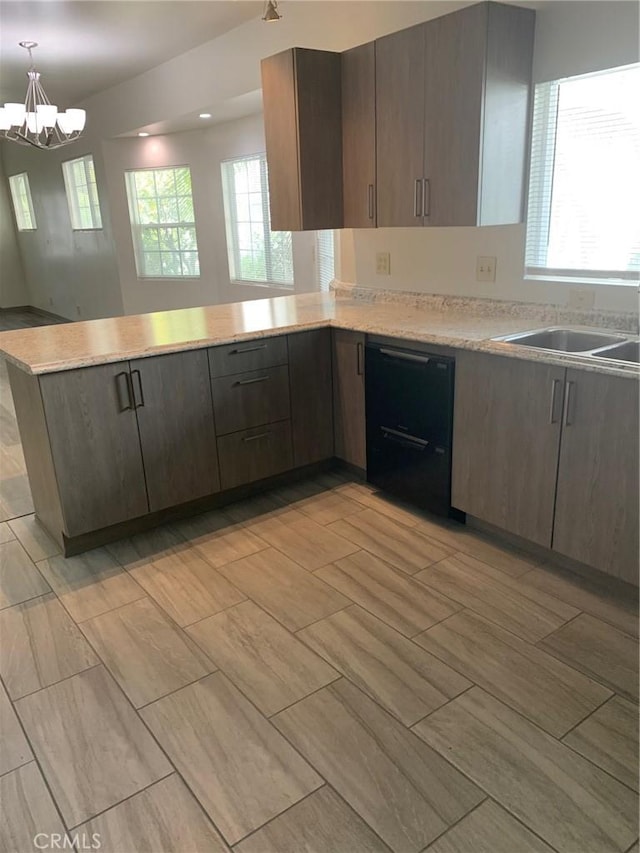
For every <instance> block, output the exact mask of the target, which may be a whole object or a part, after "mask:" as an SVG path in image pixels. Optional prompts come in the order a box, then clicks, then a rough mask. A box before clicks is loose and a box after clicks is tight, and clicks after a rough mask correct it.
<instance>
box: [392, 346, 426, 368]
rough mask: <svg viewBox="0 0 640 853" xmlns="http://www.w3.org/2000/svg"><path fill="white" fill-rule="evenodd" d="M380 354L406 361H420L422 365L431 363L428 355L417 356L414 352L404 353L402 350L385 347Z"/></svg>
mask: <svg viewBox="0 0 640 853" xmlns="http://www.w3.org/2000/svg"><path fill="white" fill-rule="evenodd" d="M380 353H381V354H382V355H388V356H389V357H390V358H401V359H404V361H419V362H420V363H421V364H426V363H427V362H429V361H431V359H430V358H429V356H428V355H416V354H415V353H412V352H402V351H401V350H395V349H386V348H384V347H380Z"/></svg>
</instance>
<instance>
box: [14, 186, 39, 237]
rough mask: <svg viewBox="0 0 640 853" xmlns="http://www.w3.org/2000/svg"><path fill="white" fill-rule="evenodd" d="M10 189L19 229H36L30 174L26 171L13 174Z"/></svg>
mask: <svg viewBox="0 0 640 853" xmlns="http://www.w3.org/2000/svg"><path fill="white" fill-rule="evenodd" d="M9 189H10V190H11V201H12V202H13V212H14V214H15V217H16V225H17V227H18V231H35V229H36V217H35V215H34V213H33V202H32V201H31V190H30V188H29V176H28V175H27V173H26V172H22V173H21V174H19V175H11V176H10V178H9Z"/></svg>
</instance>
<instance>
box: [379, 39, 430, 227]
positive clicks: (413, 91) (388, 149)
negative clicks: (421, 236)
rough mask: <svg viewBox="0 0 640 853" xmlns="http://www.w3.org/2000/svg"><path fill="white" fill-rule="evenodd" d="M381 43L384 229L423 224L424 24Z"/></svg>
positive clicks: (381, 201)
mask: <svg viewBox="0 0 640 853" xmlns="http://www.w3.org/2000/svg"><path fill="white" fill-rule="evenodd" d="M375 44H376V174H377V194H376V195H377V221H378V226H379V227H386V226H392V225H398V226H406V225H422V177H423V173H424V97H425V84H424V25H423V24H420V25H419V26H417V27H410V28H409V29H407V30H401V31H400V32H398V33H393V34H392V35H389V36H385V37H384V38H381V39H378V40H377V41H376V43H375Z"/></svg>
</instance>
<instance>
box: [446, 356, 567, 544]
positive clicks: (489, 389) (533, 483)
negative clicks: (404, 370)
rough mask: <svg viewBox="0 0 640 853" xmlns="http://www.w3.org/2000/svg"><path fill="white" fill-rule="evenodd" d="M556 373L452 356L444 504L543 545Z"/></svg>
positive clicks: (560, 383)
mask: <svg viewBox="0 0 640 853" xmlns="http://www.w3.org/2000/svg"><path fill="white" fill-rule="evenodd" d="M563 388H564V368H558V367H552V366H549V365H546V364H539V363H536V362H528V361H520V360H519V359H515V358H503V357H501V356H494V355H485V354H482V353H474V352H460V353H459V354H458V356H457V358H456V390H455V405H454V422H453V463H452V498H451V500H452V504H453V506H455V507H457V508H458V509H461V510H464V511H465V512H468V513H470V514H471V515H474V516H476V517H477V518H480V519H482V520H483V521H487V522H489V523H490V524H494V525H496V526H497V527H500V528H502V529H503V530H507V531H509V532H511V533H514V534H516V535H517V536H522V537H523V538H525V539H529V540H530V541H531V542H536V543H538V544H539V545H543V546H545V547H547V548H549V547H550V546H551V532H552V526H553V507H554V494H555V485H556V470H557V463H558V450H559V442H560V429H561V426H560V422H561V409H562V396H563Z"/></svg>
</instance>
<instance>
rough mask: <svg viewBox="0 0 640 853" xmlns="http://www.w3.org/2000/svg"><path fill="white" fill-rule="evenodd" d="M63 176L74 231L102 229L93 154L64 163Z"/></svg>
mask: <svg viewBox="0 0 640 853" xmlns="http://www.w3.org/2000/svg"><path fill="white" fill-rule="evenodd" d="M62 174H63V175H64V186H65V189H66V191H67V204H68V205H69V216H70V217H71V227H72V228H73V230H74V231H89V230H91V229H96V228H102V216H101V215H100V202H99V201H98V185H97V184H96V173H95V169H94V168H93V157H92V156H91V154H87V156H86V157H79V158H78V159H77V160H68V161H67V162H66V163H63V164H62Z"/></svg>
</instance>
